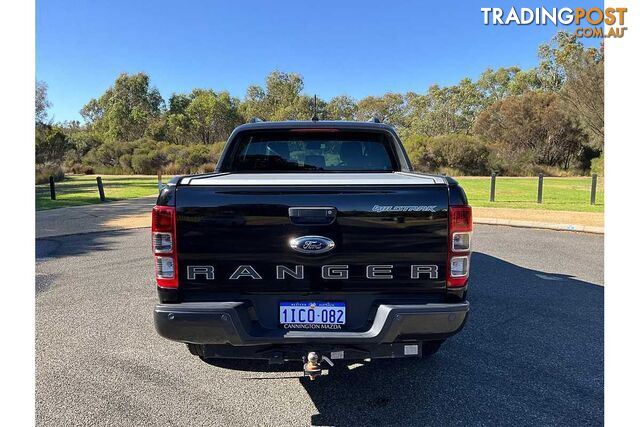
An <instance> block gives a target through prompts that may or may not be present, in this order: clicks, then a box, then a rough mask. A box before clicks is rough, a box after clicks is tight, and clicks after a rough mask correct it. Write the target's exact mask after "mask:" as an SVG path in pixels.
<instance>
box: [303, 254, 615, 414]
mask: <svg viewBox="0 0 640 427" xmlns="http://www.w3.org/2000/svg"><path fill="white" fill-rule="evenodd" d="M472 262H473V272H472V278H471V286H470V292H469V301H470V303H471V313H470V318H469V321H468V322H467V324H466V326H465V329H464V330H463V331H462V332H461V333H460V334H458V335H457V336H455V337H453V338H451V339H450V340H448V341H447V342H446V343H445V344H444V345H443V346H442V348H441V350H440V352H439V353H437V354H436V355H434V356H432V358H430V359H426V360H420V359H405V360H388V361H387V360H384V361H373V362H370V363H364V364H361V365H352V366H350V367H349V368H347V367H346V366H344V365H343V366H342V367H338V366H337V367H336V368H333V369H332V370H331V371H330V374H329V375H327V376H323V377H321V378H319V379H317V380H315V381H313V382H312V381H309V379H308V378H301V379H300V382H301V384H302V385H303V387H304V388H305V389H306V391H307V392H308V394H309V396H310V397H311V399H312V400H313V402H314V404H315V406H316V408H317V410H318V412H319V413H318V414H317V415H315V416H313V417H312V419H311V420H310V421H311V424H313V425H351V426H353V425H381V424H385V425H387V424H404V425H417V424H421V425H534V424H535V425H558V424H561V425H587V424H588V425H601V424H603V410H604V402H603V400H604V366H603V363H604V322H603V315H604V307H603V302H604V289H603V287H601V286H598V285H595V284H592V283H588V282H584V281H580V280H577V279H575V278H572V277H569V276H566V275H560V274H550V273H548V272H541V271H535V270H529V269H526V268H522V267H519V266H517V265H514V264H511V263H508V262H505V261H503V260H501V259H498V258H495V257H492V256H489V255H486V254H484V253H475V254H474V255H473V260H472Z"/></svg>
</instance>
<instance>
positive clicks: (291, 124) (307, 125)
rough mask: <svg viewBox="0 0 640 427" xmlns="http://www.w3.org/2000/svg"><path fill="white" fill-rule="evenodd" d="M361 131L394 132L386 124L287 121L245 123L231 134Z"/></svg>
mask: <svg viewBox="0 0 640 427" xmlns="http://www.w3.org/2000/svg"><path fill="white" fill-rule="evenodd" d="M324 128H338V129H363V130H386V131H391V132H395V129H394V128H393V126H391V125H388V124H386V123H374V122H356V121H346V120H318V121H313V120H287V121H283V122H255V123H246V124H243V125H240V126H238V127H237V128H235V130H234V131H233V133H236V132H239V131H244V130H263V129H324Z"/></svg>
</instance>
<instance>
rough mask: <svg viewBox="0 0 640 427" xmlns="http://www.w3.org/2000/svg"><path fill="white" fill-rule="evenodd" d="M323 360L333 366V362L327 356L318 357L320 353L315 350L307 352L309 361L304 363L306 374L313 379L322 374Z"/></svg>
mask: <svg viewBox="0 0 640 427" xmlns="http://www.w3.org/2000/svg"><path fill="white" fill-rule="evenodd" d="M321 361H325V362H327V364H328V365H329V366H331V367H333V362H332V361H331V359H329V358H328V357H327V356H322V359H319V358H318V353H316V352H315V351H311V352H309V354H307V361H306V363H304V364H303V370H304V375H305V376H308V377H309V379H310V380H311V381H313V380H315V379H316V378H317V377H319V376H320V375H322V366H320V363H321Z"/></svg>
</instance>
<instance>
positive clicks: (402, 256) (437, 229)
mask: <svg viewBox="0 0 640 427" xmlns="http://www.w3.org/2000/svg"><path fill="white" fill-rule="evenodd" d="M305 208H306V209H305ZM309 208H312V209H309ZM447 208H448V188H447V186H446V184H431V185H413V186H397V185H396V186H393V185H389V186H385V185H379V186H371V185H368V186H357V185H355V186H354V185H329V186H327V185H323V186H314V185H304V186H295V187H291V186H288V187H284V186H276V185H274V186H271V185H268V184H266V185H259V186H224V185H222V186H217V185H210V186H209V185H200V186H189V185H186V186H178V188H177V190H176V209H177V236H176V240H177V247H178V271H179V280H180V290H181V293H183V295H184V294H185V293H189V292H190V291H194V292H195V291H197V290H207V291H214V292H234V293H237V292H240V293H245V292H268V293H283V292H295V293H301V292H332V293H335V292H339V293H341V292H369V293H371V292H380V293H390V292H393V293H402V292H410V293H414V292H420V293H424V292H427V293H429V292H444V291H445V287H446V286H445V273H446V268H445V265H446V261H447V227H448V225H447ZM309 236H318V238H322V239H317V240H318V241H315V240H314V239H315V238H313V237H312V238H308V237H309ZM296 238H302V240H299V241H298V242H295V243H296V244H297V249H301V250H302V251H299V250H297V249H295V248H292V243H293V242H292V240H293V239H296ZM323 239H324V240H323ZM327 242H331V243H332V244H333V247H332V248H329V246H331V245H330V244H328V243H327ZM294 246H295V245H294ZM306 249H308V250H306ZM305 250H306V251H305ZM412 273H413V274H412Z"/></svg>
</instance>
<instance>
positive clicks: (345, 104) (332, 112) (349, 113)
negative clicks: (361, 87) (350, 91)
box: [323, 95, 358, 120]
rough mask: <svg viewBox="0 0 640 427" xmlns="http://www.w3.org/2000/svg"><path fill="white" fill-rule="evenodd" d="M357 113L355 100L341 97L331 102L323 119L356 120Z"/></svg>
mask: <svg viewBox="0 0 640 427" xmlns="http://www.w3.org/2000/svg"><path fill="white" fill-rule="evenodd" d="M357 111H358V106H357V104H356V101H355V100H354V99H353V98H351V97H349V96H346V95H340V96H336V97H334V98H332V99H331V100H330V101H329V103H328V104H327V106H326V108H325V112H324V117H323V118H324V119H326V120H355V119H356V112H357Z"/></svg>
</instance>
